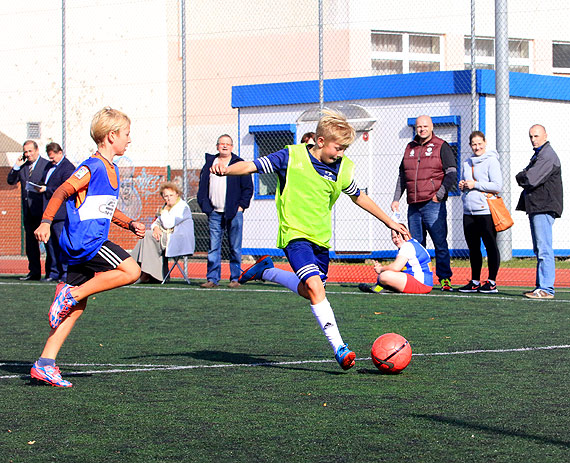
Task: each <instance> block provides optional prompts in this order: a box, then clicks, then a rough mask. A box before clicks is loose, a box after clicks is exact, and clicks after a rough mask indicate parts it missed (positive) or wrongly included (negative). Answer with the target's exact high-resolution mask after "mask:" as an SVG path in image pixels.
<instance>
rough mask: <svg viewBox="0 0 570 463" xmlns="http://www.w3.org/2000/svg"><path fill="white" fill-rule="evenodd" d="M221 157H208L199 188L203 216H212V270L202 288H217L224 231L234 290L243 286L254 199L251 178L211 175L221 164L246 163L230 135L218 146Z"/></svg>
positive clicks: (209, 253) (222, 136) (199, 202)
mask: <svg viewBox="0 0 570 463" xmlns="http://www.w3.org/2000/svg"><path fill="white" fill-rule="evenodd" d="M216 148H217V150H218V154H216V155H213V154H208V153H206V163H205V164H204V167H202V170H201V172H200V183H199V186H198V204H199V206H200V209H202V212H204V213H205V214H206V215H207V216H208V225H209V228H210V249H209V250H208V267H207V274H206V278H207V280H208V281H206V283H203V284H202V285H201V286H202V288H217V287H218V285H219V282H220V278H221V269H222V264H221V260H222V238H223V236H224V230H225V231H226V233H227V234H228V241H229V244H230V283H229V287H230V288H237V287H239V286H240V284H239V283H238V278H239V277H240V274H241V243H242V232H243V211H244V210H245V209H247V208H248V207H249V203H250V201H251V197H252V195H253V182H252V181H251V175H245V176H243V177H219V176H217V175H214V174H211V173H210V167H212V166H213V165H217V164H223V165H224V166H229V165H232V164H235V163H236V162H242V161H243V159H241V158H240V157H239V156H237V155H235V154H234V153H232V148H233V140H232V137H230V136H229V135H227V134H224V135H221V136H220V137H218V141H217V143H216Z"/></svg>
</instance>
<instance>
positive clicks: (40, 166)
mask: <svg viewBox="0 0 570 463" xmlns="http://www.w3.org/2000/svg"><path fill="white" fill-rule="evenodd" d="M30 164H31V163H30V161H26V162H25V163H24V165H22V167H20V170H14V169H12V170H10V172H9V173H8V184H9V185H15V184H16V183H18V182H20V191H21V196H22V211H23V213H24V220H27V219H31V218H33V217H35V218H38V219H41V217H42V214H43V212H44V208H43V194H42V193H37V192H35V191H28V190H26V185H27V183H28V180H29V181H30V182H34V183H36V184H38V185H39V184H41V183H42V178H43V175H44V169H45V167H46V166H47V165H48V164H49V165H51V162H49V161H48V160H47V159H46V158H42V157H41V156H40V157H39V159H38V162H37V163H36V167H34V170H33V171H32V175H31V176H30V174H29V170H30Z"/></svg>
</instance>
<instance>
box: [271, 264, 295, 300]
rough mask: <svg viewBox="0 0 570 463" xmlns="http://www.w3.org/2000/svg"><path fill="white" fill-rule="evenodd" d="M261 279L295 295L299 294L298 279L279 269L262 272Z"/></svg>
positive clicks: (292, 274) (291, 273) (290, 273)
mask: <svg viewBox="0 0 570 463" xmlns="http://www.w3.org/2000/svg"><path fill="white" fill-rule="evenodd" d="M263 279H264V280H266V281H272V282H273V283H278V284H280V285H281V286H285V288H287V289H290V290H291V291H293V292H294V293H295V294H299V282H300V280H299V278H298V277H297V275H295V274H294V273H293V272H288V271H287V270H283V269H280V268H275V267H274V268H268V269H267V270H265V271H264V272H263Z"/></svg>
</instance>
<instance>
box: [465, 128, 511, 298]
mask: <svg viewBox="0 0 570 463" xmlns="http://www.w3.org/2000/svg"><path fill="white" fill-rule="evenodd" d="M469 145H470V146H471V150H472V151H473V156H471V157H470V158H469V159H467V160H466V161H465V162H464V163H463V169H462V170H463V177H462V180H461V181H460V182H459V189H460V190H461V191H462V192H463V195H462V198H463V232H464V233H465V241H466V242H467V247H468V248H469V261H470V263H471V281H469V283H467V284H466V285H465V286H462V287H461V288H459V291H460V292H462V293H475V292H479V293H496V292H498V290H497V284H496V279H497V273H498V272H499V266H500V263H501V257H500V254H499V248H498V246H497V231H496V230H495V225H494V223H493V218H492V216H491V211H490V210H489V205H488V203H487V194H489V193H493V194H496V193H500V192H501V190H502V188H503V180H502V175H501V166H500V164H499V158H498V155H497V152H496V151H493V150H489V151H487V141H486V140H485V135H484V134H483V133H482V132H479V131H475V132H473V133H472V134H471V135H470V136H469ZM481 240H483V244H484V245H485V249H486V250H487V260H488V264H489V277H488V279H487V281H486V282H485V283H484V284H481V267H482V266H483V256H482V253H481Z"/></svg>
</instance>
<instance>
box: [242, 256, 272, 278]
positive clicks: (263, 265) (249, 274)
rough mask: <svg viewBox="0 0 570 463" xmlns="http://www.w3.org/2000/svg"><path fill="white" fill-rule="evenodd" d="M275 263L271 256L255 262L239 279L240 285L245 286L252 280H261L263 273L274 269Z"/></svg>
mask: <svg viewBox="0 0 570 463" xmlns="http://www.w3.org/2000/svg"><path fill="white" fill-rule="evenodd" d="M273 267H274V265H273V261H272V260H271V257H269V256H262V257H260V258H259V259H257V260H256V261H255V264H253V265H252V266H251V267H249V268H248V269H246V270H245V271H244V272H243V273H242V274H241V275H240V277H239V279H238V283H239V284H240V285H243V284H244V283H247V282H248V281H251V280H261V277H262V276H263V272H264V271H265V270H267V269H268V268H273Z"/></svg>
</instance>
